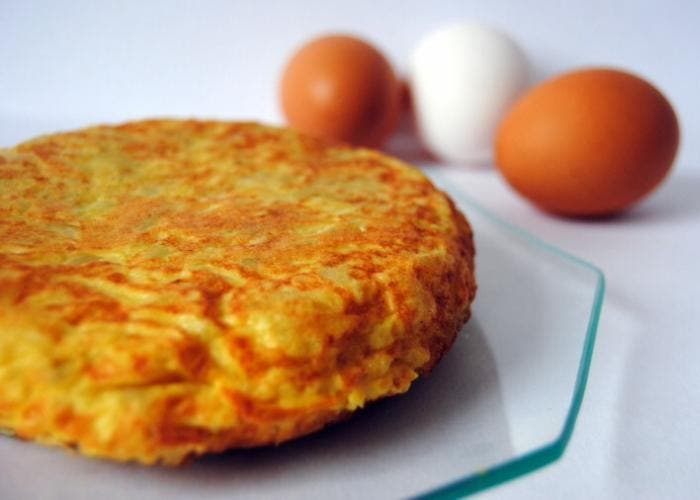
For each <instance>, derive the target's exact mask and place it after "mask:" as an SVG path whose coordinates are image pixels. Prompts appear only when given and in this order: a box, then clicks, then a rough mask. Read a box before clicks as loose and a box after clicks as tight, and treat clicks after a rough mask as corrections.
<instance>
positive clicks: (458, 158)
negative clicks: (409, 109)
mask: <svg viewBox="0 0 700 500" xmlns="http://www.w3.org/2000/svg"><path fill="white" fill-rule="evenodd" d="M529 73H530V71H529V65H528V63H527V60H526V58H525V55H524V54H523V51H522V50H521V49H520V48H519V47H518V46H517V45H516V43H515V42H514V41H513V40H512V39H511V38H509V37H508V36H507V35H505V34H504V33H501V32H500V31H498V30H495V29H493V28H490V27H487V26H484V25H481V24H476V23H458V24H452V25H449V26H445V27H443V28H440V29H438V30H437V31H434V32H433V33H430V34H428V35H427V36H425V37H424V38H423V39H422V40H421V41H420V42H419V43H418V46H417V47H416V48H415V50H414V52H413V55H412V59H411V66H410V85H411V93H412V98H413V109H414V111H415V114H416V122H417V125H418V131H419V134H420V136H421V139H422V141H423V142H424V144H425V146H426V147H427V148H428V149H429V150H430V151H431V152H432V153H433V154H435V155H436V156H438V157H440V158H442V159H443V160H447V161H449V162H453V163H461V164H481V163H487V162H489V161H490V160H491V158H492V151H493V141H494V137H495V133H496V129H497V127H498V124H499V123H500V120H501V119H502V118H503V116H505V114H506V112H507V111H508V109H509V108H510V106H511V105H512V104H513V103H514V102H515V100H516V99H517V98H518V96H520V94H521V93H522V92H523V91H524V90H525V89H526V88H527V86H528V83H529Z"/></svg>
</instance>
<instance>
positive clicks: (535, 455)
mask: <svg viewBox="0 0 700 500" xmlns="http://www.w3.org/2000/svg"><path fill="white" fill-rule="evenodd" d="M424 173H425V174H426V175H427V176H428V177H429V178H430V179H431V180H432V181H433V182H434V183H435V184H436V185H437V187H438V188H440V189H442V190H444V191H445V192H446V193H447V194H448V195H449V196H450V198H452V200H453V201H455V202H456V204H457V205H458V206H460V205H463V206H465V207H469V208H470V209H472V210H474V211H475V212H478V214H479V215H480V216H482V217H484V218H486V219H487V220H489V222H492V223H494V224H496V225H498V226H500V227H502V228H503V229H505V230H507V231H509V232H511V233H513V234H514V235H516V236H517V237H518V238H519V239H521V240H523V241H525V242H527V243H528V244H530V245H533V246H536V247H537V248H539V249H542V250H543V251H545V252H548V253H550V254H552V255H554V256H556V257H558V258H563V259H565V260H568V261H569V262H571V263H573V264H575V265H577V266H579V267H582V268H584V269H587V270H589V271H590V272H592V273H593V274H594V275H595V276H596V285H595V290H594V293H593V298H592V303H591V313H590V316H589V318H588V325H587V329H586V334H585V337H584V342H583V350H582V353H581V357H580V360H579V366H578V371H577V374H576V382H575V384H574V391H573V394H572V398H571V402H570V404H569V409H568V411H567V413H566V418H565V420H564V425H563V426H562V428H561V431H560V432H559V434H558V435H557V437H556V438H555V439H554V440H553V441H551V442H549V443H547V444H545V445H544V446H541V447H539V448H535V449H534V450H532V451H530V452H528V453H525V454H522V455H518V456H515V457H513V458H512V459H510V460H508V461H506V462H503V463H501V464H498V465H495V466H493V467H491V468H488V469H485V470H483V471H479V472H477V473H473V474H470V475H468V476H466V477H464V478H462V479H459V480H457V481H454V482H452V483H449V484H446V485H444V486H441V487H439V488H437V489H433V490H431V491H428V492H425V493H423V494H420V495H418V496H416V497H414V498H416V499H421V500H427V499H430V500H435V499H448V498H460V497H464V496H467V495H471V494H473V493H476V492H479V491H483V490H485V489H487V488H491V487H493V486H497V485H499V484H502V483H505V482H507V481H511V480H513V479H516V478H518V477H520V476H523V475H525V474H528V473H530V472H533V471H535V470H537V469H540V468H542V467H544V466H545V465H549V464H551V463H552V462H554V461H556V460H558V459H559V458H560V457H561V456H562V455H563V453H564V450H565V449H566V446H567V445H568V443H569V440H570V439H571V436H572V434H573V431H574V427H575V425H576V419H577V417H578V414H579V411H580V409H581V404H582V402H583V396H584V394H585V391H586V384H587V382H588V372H589V370H590V365H591V359H592V357H593V350H594V346H595V338H596V332H597V330H598V322H599V321H600V313H601V310H602V307H603V298H604V296H605V275H604V274H603V271H602V270H601V269H600V268H599V267H597V266H596V265H595V264H592V263H590V262H588V261H587V260H585V259H582V258H581V257H578V256H576V255H573V254H571V253H569V252H567V251H565V250H562V249H561V248H559V247H557V246H555V245H552V244H550V243H547V242H546V241H544V240H542V239H540V238H539V237H537V236H535V235H534V234H532V233H530V232H528V231H526V230H525V229H523V228H521V227H518V226H516V225H514V224H511V223H510V222H507V221H505V220H503V219H501V218H500V217H499V216H498V215H496V214H494V213H493V212H491V211H490V210H489V209H487V208H485V207H483V206H482V205H480V204H479V203H477V202H476V201H474V200H472V199H471V198H470V197H469V196H468V195H466V194H465V193H463V192H461V191H460V190H459V189H457V188H455V187H453V186H449V183H448V182H447V180H446V179H445V177H444V176H443V175H442V174H440V173H438V172H436V171H435V169H432V170H431V171H429V172H426V171H424Z"/></svg>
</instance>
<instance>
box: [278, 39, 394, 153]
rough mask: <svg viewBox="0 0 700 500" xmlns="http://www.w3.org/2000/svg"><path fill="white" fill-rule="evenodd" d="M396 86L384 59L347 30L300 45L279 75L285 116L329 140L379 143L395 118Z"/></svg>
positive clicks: (388, 64)
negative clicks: (345, 32)
mask: <svg viewBox="0 0 700 500" xmlns="http://www.w3.org/2000/svg"><path fill="white" fill-rule="evenodd" d="M400 95H401V86H400V83H399V81H398V79H397V77H396V74H395V72H394V70H393V68H392V67H391V65H390V63H389V61H388V60H387V59H386V58H385V57H384V55H383V54H382V53H381V52H380V51H379V50H378V49H377V48H376V47H374V46H373V45H371V44H370V43H368V42H366V41H364V40H361V39H359V38H357V37H354V36H349V35H328V36H322V37H319V38H316V39H314V40H312V41H310V42H308V43H307V44H305V45H304V46H303V47H302V48H301V49H299V50H298V51H297V52H296V53H295V54H294V55H293V57H292V58H291V60H290V61H289V63H288V64H287V66H286V68H285V70H284V73H283V75H282V78H281V81H280V100H281V104H282V110H283V113H284V115H285V117H286V118H287V122H288V123H289V124H290V125H291V126H292V127H294V128H296V129H297V130H300V131H302V132H305V133H307V134H310V135H313V136H316V137H321V138H324V139H328V140H331V141H341V142H349V143H352V144H356V145H362V146H373V147H378V146H381V145H382V144H383V143H384V142H385V141H386V139H387V138H388V137H389V136H390V135H391V133H392V132H393V131H394V129H395V128H396V126H397V124H398V118H399V112H400V99H401V97H400Z"/></svg>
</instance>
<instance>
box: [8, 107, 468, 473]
mask: <svg viewBox="0 0 700 500" xmlns="http://www.w3.org/2000/svg"><path fill="white" fill-rule="evenodd" d="M473 254H474V249H473V245H472V238H471V231H470V228H469V226H468V224H467V222H466V220H465V219H464V217H463V216H462V215H461V214H460V213H459V212H458V211H457V210H456V209H455V207H454V205H453V204H452V203H451V202H450V200H449V199H448V198H447V197H446V196H445V195H444V194H443V193H441V192H440V191H438V190H437V189H435V188H434V187H433V186H432V185H431V183H430V182H429V181H428V180H427V179H426V178H425V177H424V176H423V175H422V174H421V173H420V172H418V171H417V170H415V169H413V168H411V167H408V166H406V165H404V164H402V163H401V162H399V161H398V160H395V159H392V158H390V157H387V156H384V155H382V154H380V153H377V152H374V151H369V150H362V149H352V148H349V147H342V146H341V147H339V146H329V145H326V144H324V143H322V142H319V141H316V140H313V139H310V138H308V137H305V136H302V135H299V134H297V133H296V132H293V131H291V130H286V129H277V128H272V127H266V126H262V125H257V124H251V123H223V122H203V121H166V120H162V121H144V122H135V123H127V124H124V125H121V126H114V127H109V126H104V127H94V128H89V129H85V130H80V131H77V132H70V133H62V134H55V135H51V136H46V137H42V138H39V139H36V140H33V141H30V142H26V143H23V144H20V145H19V146H17V147H15V148H13V149H7V150H0V428H5V429H9V430H11V431H12V432H13V433H15V434H16V435H17V436H19V437H21V438H25V439H32V440H36V441H39V442H43V443H49V444H59V445H65V446H73V447H76V448H78V449H79V450H80V451H81V452H82V453H85V454H87V455H92V456H100V457H106V458H111V459H115V460H120V461H128V460H134V461H139V462H142V463H146V464H152V463H156V462H160V463H165V464H178V463H180V462H182V461H183V460H185V459H187V458H188V457H192V456H197V455H201V454H203V453H207V452H213V451H220V450H224V449H227V448H231V447H249V446H258V445H266V444H273V443H279V442H282V441H285V440H288V439H291V438H294V437H297V436H301V435H304V434H307V433H309V432H312V431H314V430H317V429H319V428H321V427H322V426H324V425H326V424H328V423H329V422H332V421H334V420H337V419H339V418H341V417H342V416H344V415H347V414H348V413H349V412H352V411H353V410H355V409H357V408H359V407H362V406H363V405H364V404H365V403H367V402H369V401H372V400H376V399H378V398H382V397H385V396H390V395H392V394H397V393H402V392H404V391H406V390H407V389H408V387H409V385H410V384H411V382H412V381H413V380H414V379H415V378H416V377H417V376H418V375H420V374H422V373H425V372H427V371H428V370H430V369H431V368H432V366H433V365H434V364H435V363H436V362H437V361H438V360H439V358H440V357H441V355H442V354H443V352H444V351H445V350H446V349H447V348H449V346H450V345H451V344H452V342H453V341H454V338H455V335H456V333H457V331H458V330H459V329H460V327H461V326H462V324H463V323H464V322H465V321H466V320H467V318H468V316H469V307H470V303H471V301H472V299H473V297H474V293H475V290H476V285H475V281H474V274H473Z"/></svg>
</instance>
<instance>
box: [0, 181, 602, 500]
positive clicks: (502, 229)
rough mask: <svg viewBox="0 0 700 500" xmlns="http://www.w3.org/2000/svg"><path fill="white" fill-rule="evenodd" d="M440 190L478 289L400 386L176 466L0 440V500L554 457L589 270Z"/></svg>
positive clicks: (510, 468) (331, 479) (298, 490)
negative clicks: (461, 215)
mask: <svg viewBox="0 0 700 500" xmlns="http://www.w3.org/2000/svg"><path fill="white" fill-rule="evenodd" d="M438 184H440V182H439V180H438ZM448 191H450V192H451V195H452V196H453V198H454V199H455V201H456V203H457V204H458V205H459V206H460V207H461V209H462V210H463V211H464V212H465V213H466V214H467V216H468V218H469V219H470V221H471V223H472V226H473V228H474V233H475V238H476V245H477V278H478V282H479V291H478V293H477V300H476V303H475V305H474V313H473V316H472V319H471V320H470V321H469V323H468V324H467V325H466V326H465V327H464V329H463V331H462V332H461V334H460V335H459V337H458V340H457V342H456V343H455V346H454V347H453V349H452V350H451V351H450V352H449V353H448V354H447V355H446V356H445V358H444V359H443V361H442V362H441V363H440V364H439V365H438V366H437V367H436V369H435V370H434V371H433V373H432V374H431V375H430V376H428V377H426V378H424V379H422V380H419V381H418V382H416V383H415V385H414V386H413V388H412V389H411V390H410V391H409V392H408V393H407V394H405V395H402V396H398V397H395V398H391V399H388V400H384V401H380V402H378V403H376V404H373V405H370V406H369V407H368V408H366V409H365V410H364V411H362V412H360V413H359V414H357V415H355V416H354V417H353V418H351V419H349V420H348V421H346V422H343V423H341V424H337V425H335V426H332V427H330V428H328V429H326V430H324V431H322V432H319V433H317V434H315V435H312V436H309V437H307V438H303V439H300V440H297V441H295V442H292V443H288V444H285V445H282V446H279V447H277V448H266V449H257V450H247V451H232V452H228V453H225V454H222V455H218V456H211V457H206V458H204V459H202V460H200V461H198V462H196V463H194V464H192V465H190V466H186V467H181V468H177V469H168V468H161V467H154V468H144V467H140V466H137V465H132V464H129V465H121V464H114V463H110V462H106V461H101V460H92V459H87V458H83V457H81V456H79V455H77V454H75V453H69V452H65V451H63V450H60V449H52V448H45V447H42V446H39V445H35V444H31V443H24V442H21V441H18V440H15V439H12V438H0V471H2V473H1V474H0V498H15V499H18V498H70V499H79V498H99V499H100V500H108V499H123V498H130V497H131V498H140V499H149V498H152V499H155V498H163V499H169V500H171V499H185V498H187V499H191V498H201V499H205V498H206V499H214V498H221V499H224V498H226V499H229V498H232V497H236V498H350V497H352V498H365V499H368V498H397V497H408V496H426V497H433V498H448V497H450V498H451V497H455V496H463V495H467V494H469V493H473V492H476V491H480V490H482V489H484V488H487V487H490V486H493V485H496V484H500V483H502V482H504V481H507V480H509V479H512V478H515V477H517V476H520V475H522V474H525V473H528V472H530V471H532V470H535V469H537V468H539V467H542V466H543V465H545V464H548V463H550V462H552V461H554V460H556V459H557V458H558V457H560V456H561V454H562V453H563V451H564V448H565V447H566V444H567V442H568V441H569V438H570V437H571V433H572V432H573V428H574V423H575V421H576V416H577V414H578V410H579V407H580V405H581V399H582V397H583V392H584V388H585V385H586V378H587V375H588V368H589V364H590V360H591V355H592V352H593V343H594V339H595V331H596V326H597V323H598V317H599V314H600V308H601V303H602V298H603V290H604V278H603V275H602V273H601V272H600V271H599V270H598V269H597V268H596V267H594V266H593V265H591V264H588V263H586V262H584V261H583V260H581V259H579V258H577V257H574V256H572V255H569V254H567V253H565V252H563V251H561V250H559V249H557V248H554V247H552V246H550V245H548V244H546V243H543V242H542V241H540V240H538V239H537V238H535V237H534V236H532V235H529V234H527V233H526V232H524V231H522V230H520V229H518V228H515V227H513V226H511V225H509V224H508V223H505V222H503V221H501V220H499V219H498V218H496V217H495V216H493V215H492V214H490V213H489V212H487V211H486V210H485V209H483V208H481V207H480V206H479V205H477V204H476V203H474V202H473V201H471V200H469V199H468V198H467V197H466V196H464V195H463V194H461V193H459V192H456V191H454V190H453V189H449V188H448Z"/></svg>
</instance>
